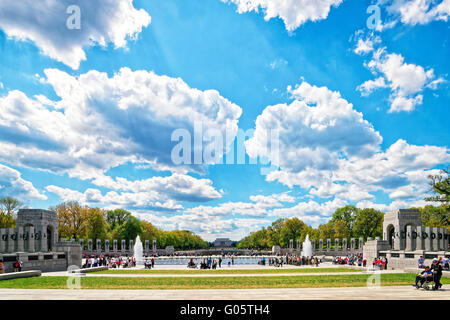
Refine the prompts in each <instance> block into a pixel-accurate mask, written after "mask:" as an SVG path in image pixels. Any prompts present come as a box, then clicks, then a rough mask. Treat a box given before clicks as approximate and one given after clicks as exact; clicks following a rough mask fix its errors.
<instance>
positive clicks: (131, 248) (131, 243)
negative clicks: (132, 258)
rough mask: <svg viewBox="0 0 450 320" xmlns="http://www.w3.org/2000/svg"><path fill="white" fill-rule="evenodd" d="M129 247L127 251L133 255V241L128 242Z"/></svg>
mask: <svg viewBox="0 0 450 320" xmlns="http://www.w3.org/2000/svg"><path fill="white" fill-rule="evenodd" d="M129 245H130V247H129V248H128V250H129V251H130V253H131V254H134V240H130V242H129Z"/></svg>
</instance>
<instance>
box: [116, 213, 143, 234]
mask: <svg viewBox="0 0 450 320" xmlns="http://www.w3.org/2000/svg"><path fill="white" fill-rule="evenodd" d="M138 235H139V236H140V235H142V226H141V222H140V221H139V219H138V218H136V217H133V216H131V217H130V218H129V219H128V221H127V222H126V223H125V225H124V226H123V230H122V232H121V233H120V238H121V239H127V240H134V239H136V237H137V236H138Z"/></svg>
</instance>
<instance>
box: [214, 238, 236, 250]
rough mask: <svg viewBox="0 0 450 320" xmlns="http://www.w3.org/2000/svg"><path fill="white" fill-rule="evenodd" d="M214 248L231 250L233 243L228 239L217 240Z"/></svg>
mask: <svg viewBox="0 0 450 320" xmlns="http://www.w3.org/2000/svg"><path fill="white" fill-rule="evenodd" d="M213 244H214V247H216V248H230V247H231V246H232V244H233V241H231V240H230V239H228V238H217V239H216V240H215V241H214V242H213Z"/></svg>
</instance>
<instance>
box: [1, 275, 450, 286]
mask: <svg viewBox="0 0 450 320" xmlns="http://www.w3.org/2000/svg"><path fill="white" fill-rule="evenodd" d="M370 276H371V275H369V274H361V275H322V276H318V275H314V276H271V277H267V276H266V277H261V276H255V277H179V278H173V277H171V278H168V277H158V278H149V277H147V278H144V277H137V278H127V277H86V278H81V288H82V289H257V288H320V287H363V286H366V285H367V279H368V277H370ZM414 279H415V274H406V273H399V274H383V275H381V285H382V286H396V285H410V284H411V283H413V282H414ZM441 282H442V283H443V284H450V278H442V279H441ZM66 283H67V277H37V278H26V279H14V280H4V281H0V288H21V289H66V288H67V286H66Z"/></svg>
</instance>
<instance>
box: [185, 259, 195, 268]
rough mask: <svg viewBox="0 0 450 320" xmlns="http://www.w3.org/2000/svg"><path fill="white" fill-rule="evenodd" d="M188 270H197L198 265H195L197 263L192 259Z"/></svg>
mask: <svg viewBox="0 0 450 320" xmlns="http://www.w3.org/2000/svg"><path fill="white" fill-rule="evenodd" d="M187 266H188V268H194V269H195V268H197V265H196V264H195V262H194V259H191V260H189V262H188V265H187Z"/></svg>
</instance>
